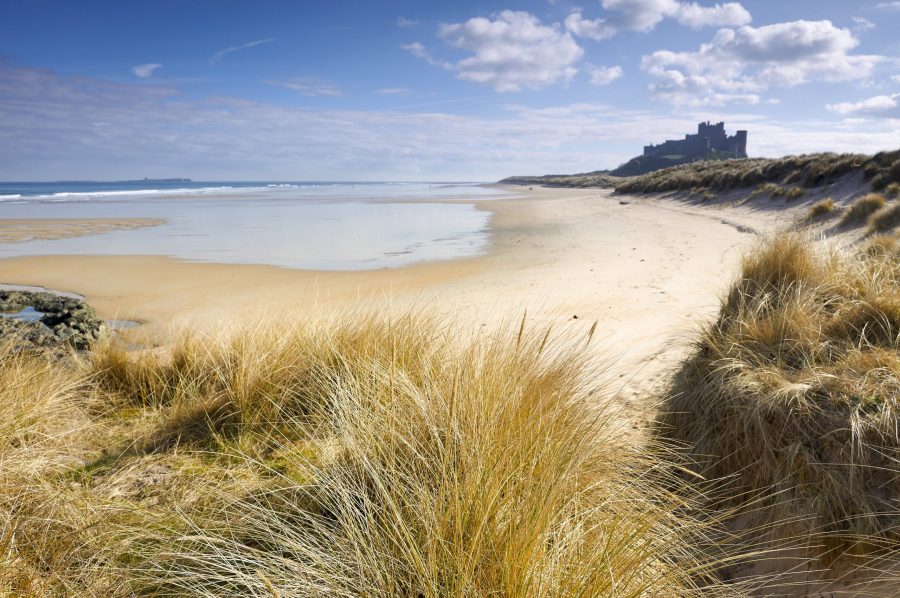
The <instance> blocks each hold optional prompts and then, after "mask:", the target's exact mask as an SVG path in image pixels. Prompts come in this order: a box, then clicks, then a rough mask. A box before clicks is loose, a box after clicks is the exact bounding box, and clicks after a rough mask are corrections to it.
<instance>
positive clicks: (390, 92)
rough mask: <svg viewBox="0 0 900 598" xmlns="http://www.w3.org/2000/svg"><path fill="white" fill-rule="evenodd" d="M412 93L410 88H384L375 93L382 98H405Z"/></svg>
mask: <svg viewBox="0 0 900 598" xmlns="http://www.w3.org/2000/svg"><path fill="white" fill-rule="evenodd" d="M411 91H412V90H411V89H409V88H408V87H383V88H381V89H379V90H377V91H375V93H377V94H378V95H382V96H405V95H408V94H409V93H410V92H411Z"/></svg>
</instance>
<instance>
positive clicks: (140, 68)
mask: <svg viewBox="0 0 900 598" xmlns="http://www.w3.org/2000/svg"><path fill="white" fill-rule="evenodd" d="M159 68H162V65H161V64H158V63H155V62H152V63H147V64H139V65H137V66H135V67H133V68H132V69H131V72H133V73H134V74H135V75H137V76H138V77H143V78H147V77H152V76H153V71H155V70H156V69H159Z"/></svg>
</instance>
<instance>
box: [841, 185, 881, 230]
mask: <svg viewBox="0 0 900 598" xmlns="http://www.w3.org/2000/svg"><path fill="white" fill-rule="evenodd" d="M884 204H885V199H884V196H883V195H879V194H878V193H869V194H868V195H864V196H863V197H860V198H859V199H857V200H856V201H855V202H854V203H853V205H852V206H850V209H849V210H847V212H846V213H845V214H844V216H843V217H842V218H841V226H856V225H859V224H863V223H864V222H866V220H868V218H869V217H870V216H871V215H872V214H874V213H875V212H877V211H878V210H880V209H881V208H883V207H884Z"/></svg>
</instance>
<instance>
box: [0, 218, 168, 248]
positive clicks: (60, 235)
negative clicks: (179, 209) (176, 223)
mask: <svg viewBox="0 0 900 598" xmlns="http://www.w3.org/2000/svg"><path fill="white" fill-rule="evenodd" d="M163 222H165V221H164V220H161V219H159V218H99V219H81V218H56V219H49V218H47V219H44V218H3V219H0V243H23V242H25V241H35V240H40V241H50V240H54V239H69V238H73V237H83V236H86V235H96V234H98V233H107V232H112V231H117V230H131V229H136V228H144V227H148V226H159V225H160V224H163Z"/></svg>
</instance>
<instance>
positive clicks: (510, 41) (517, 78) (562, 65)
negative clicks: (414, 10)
mask: <svg viewBox="0 0 900 598" xmlns="http://www.w3.org/2000/svg"><path fill="white" fill-rule="evenodd" d="M438 35H439V37H441V38H442V39H443V40H444V41H445V42H446V43H447V44H448V45H449V46H451V47H453V48H456V49H459V50H465V51H467V52H471V53H472V55H471V56H469V57H468V58H464V59H462V60H460V61H459V62H457V63H455V64H453V65H452V68H453V69H454V70H455V71H456V73H457V76H458V77H459V78H460V79H464V80H466V81H472V82H474V83H480V84H482V85H488V86H490V87H492V88H493V89H494V90H495V91H498V92H512V91H520V90H522V89H540V88H542V87H546V86H548V85H552V84H554V83H560V82H566V81H569V80H570V79H571V78H572V77H574V76H575V74H576V73H577V72H578V69H576V68H575V66H574V64H575V63H576V62H578V61H579V60H580V59H581V57H582V56H583V55H584V50H582V49H581V47H580V46H579V45H578V44H577V43H576V42H575V40H574V39H572V36H571V35H569V34H568V33H567V32H565V31H563V30H562V29H561V28H560V27H559V26H558V25H544V24H543V23H541V21H540V20H539V19H538V18H537V17H535V16H534V15H532V14H530V13H527V12H518V11H511V10H504V11H502V12H500V13H498V14H496V15H494V16H493V18H484V17H477V18H473V19H469V20H468V21H466V22H465V23H454V24H442V25H441V26H440V28H439V31H438Z"/></svg>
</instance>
